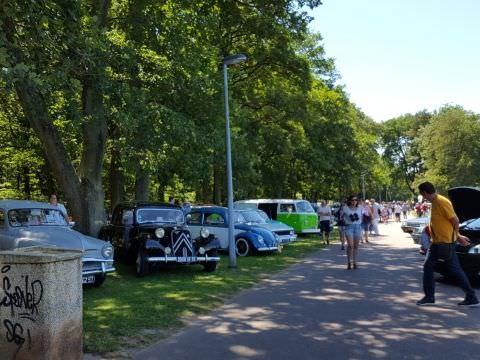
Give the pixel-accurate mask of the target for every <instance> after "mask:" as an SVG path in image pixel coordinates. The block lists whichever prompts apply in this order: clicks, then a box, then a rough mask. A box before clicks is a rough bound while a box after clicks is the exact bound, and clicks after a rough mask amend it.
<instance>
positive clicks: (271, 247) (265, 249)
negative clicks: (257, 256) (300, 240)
mask: <svg viewBox="0 0 480 360" xmlns="http://www.w3.org/2000/svg"><path fill="white" fill-rule="evenodd" d="M273 250H278V246H266V247H261V248H257V251H273Z"/></svg>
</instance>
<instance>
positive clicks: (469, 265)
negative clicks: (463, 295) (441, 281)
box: [435, 187, 480, 278]
mask: <svg viewBox="0 0 480 360" xmlns="http://www.w3.org/2000/svg"><path fill="white" fill-rule="evenodd" d="M448 196H449V198H450V200H451V201H452V204H453V208H454V209H455V213H456V214H457V216H458V219H459V220H460V234H462V235H465V236H467V237H468V238H470V242H471V244H470V245H469V246H461V245H459V244H456V245H455V251H456V253H457V255H458V259H459V261H460V265H461V266H462V269H463V271H464V272H465V274H467V275H468V276H469V277H470V278H478V276H479V275H480V206H479V204H480V188H474V187H456V188H452V189H450V190H448ZM435 271H437V272H438V273H440V274H442V275H447V276H448V270H447V268H446V267H445V266H444V263H443V262H442V261H441V260H439V261H438V262H437V264H436V265H435Z"/></svg>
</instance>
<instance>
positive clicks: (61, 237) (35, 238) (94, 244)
mask: <svg viewBox="0 0 480 360" xmlns="http://www.w3.org/2000/svg"><path fill="white" fill-rule="evenodd" d="M105 243H106V242H105V241H103V240H99V239H95V238H93V237H90V236H86V235H83V234H81V233H79V232H78V231H75V230H72V229H71V228H69V227H67V226H30V227H24V228H20V229H18V233H17V247H27V246H55V247H59V248H63V249H76V250H81V251H84V252H87V251H89V250H95V249H101V248H102V247H103V245H105Z"/></svg>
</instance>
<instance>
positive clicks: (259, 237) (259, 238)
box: [257, 235, 265, 244]
mask: <svg viewBox="0 0 480 360" xmlns="http://www.w3.org/2000/svg"><path fill="white" fill-rule="evenodd" d="M257 240H258V242H259V243H260V244H265V240H263V236H262V235H258V238H257Z"/></svg>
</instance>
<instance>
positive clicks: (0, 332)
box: [0, 248, 83, 360]
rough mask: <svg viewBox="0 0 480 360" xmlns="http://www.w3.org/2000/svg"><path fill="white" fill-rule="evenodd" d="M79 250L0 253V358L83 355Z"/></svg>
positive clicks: (73, 358) (51, 358)
mask: <svg viewBox="0 0 480 360" xmlns="http://www.w3.org/2000/svg"><path fill="white" fill-rule="evenodd" d="M81 257H82V252H81V251H76V250H63V249H52V248H21V249H18V250H15V251H0V354H1V355H0V358H1V359H2V360H10V359H12V360H13V359H14V360H34V359H35V360H54V359H69V360H70V359H71V360H76V359H78V360H80V359H81V358H82V356H83V355H82V354H83V352H82V337H83V328H82V326H83V325H82V315H83V314H82V301H83V298H82V271H81V270H82V262H81Z"/></svg>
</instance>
